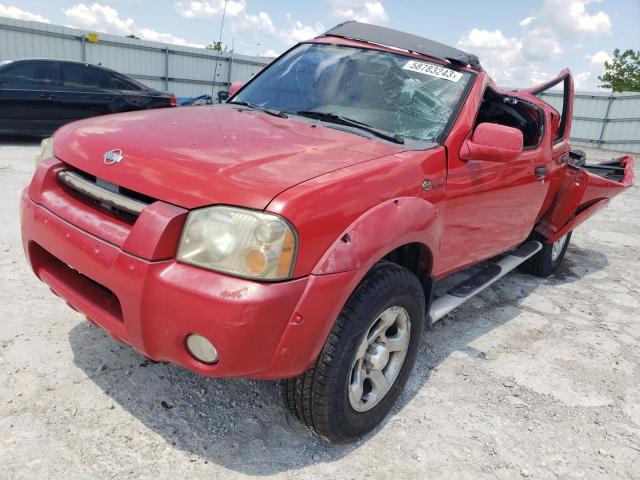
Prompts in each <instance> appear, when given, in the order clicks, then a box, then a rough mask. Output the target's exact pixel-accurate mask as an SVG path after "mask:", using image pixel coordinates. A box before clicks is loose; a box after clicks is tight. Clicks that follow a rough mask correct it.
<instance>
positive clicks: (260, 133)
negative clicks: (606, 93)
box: [21, 37, 633, 378]
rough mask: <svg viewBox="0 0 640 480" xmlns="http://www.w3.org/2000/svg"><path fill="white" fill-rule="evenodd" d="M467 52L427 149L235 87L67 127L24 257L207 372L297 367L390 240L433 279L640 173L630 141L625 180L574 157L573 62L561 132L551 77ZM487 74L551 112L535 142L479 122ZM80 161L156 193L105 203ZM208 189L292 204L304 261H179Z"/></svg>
mask: <svg viewBox="0 0 640 480" xmlns="http://www.w3.org/2000/svg"><path fill="white" fill-rule="evenodd" d="M313 41H314V42H327V43H333V44H340V45H346V46H357V47H363V48H372V49H377V50H389V51H394V52H396V51H395V50H393V49H389V48H386V47H383V46H379V45H367V44H364V43H362V42H357V41H354V40H346V39H339V38H331V37H323V38H319V39H315V40H313ZM407 56H408V57H411V58H417V59H425V60H429V61H435V60H433V59H429V58H428V57H424V56H422V55H418V54H413V53H410V54H407ZM437 63H442V62H441V61H437ZM465 70H466V71H469V72H471V73H473V74H474V76H475V77H474V79H473V80H472V81H473V84H472V85H471V88H470V90H469V93H468V96H467V98H466V100H465V102H464V105H462V107H461V110H460V112H459V114H458V116H457V118H456V119H455V122H454V123H453V125H452V127H451V129H450V131H449V134H448V135H447V137H446V139H445V140H444V141H443V142H442V144H441V145H438V146H435V147H434V148H432V149H430V150H425V151H408V150H406V149H405V147H403V146H402V145H396V144H391V143H388V142H383V141H380V140H377V139H368V138H365V137H361V136H356V135H353V134H350V133H347V132H343V131H338V130H335V129H331V128H322V127H319V128H316V127H313V126H311V124H310V123H309V122H304V121H300V120H299V119H296V118H277V117H273V116H269V115H267V114H264V113H262V112H259V111H255V110H250V109H238V107H237V106H236V107H234V106H230V105H223V106H217V107H207V108H178V109H166V110H157V111H141V112H132V113H128V114H120V115H111V116H107V117H99V118H93V119H89V120H85V121H82V122H77V123H74V124H72V125H69V126H67V127H64V128H62V129H61V130H60V131H59V132H58V133H57V134H56V141H55V152H54V153H55V156H56V157H57V159H55V158H51V159H48V160H46V161H44V162H43V163H42V164H41V166H40V167H39V168H38V170H37V171H36V172H35V175H34V177H33V180H32V182H31V184H30V186H29V187H28V189H27V190H25V192H24V193H23V195H22V200H21V217H22V235H23V242H24V248H25V252H26V253H27V256H28V259H29V262H30V264H31V266H32V268H33V270H34V272H35V273H36V275H37V276H38V277H39V278H40V279H42V280H43V281H45V282H46V283H47V284H49V286H50V287H51V289H52V290H53V291H54V292H55V293H56V294H57V295H59V296H61V297H62V298H64V299H65V301H67V302H68V303H69V305H70V306H71V307H72V308H74V309H76V310H78V311H80V312H82V313H84V314H85V315H86V316H87V317H88V318H89V319H90V321H91V322H92V323H94V324H96V325H98V326H100V327H102V328H104V329H106V330H107V331H108V332H109V333H110V334H111V335H113V336H114V337H115V338H117V339H118V340H120V341H122V342H125V343H127V344H129V345H131V346H132V347H133V348H135V349H136V350H138V351H140V352H142V353H144V354H145V355H147V356H149V357H151V358H153V359H155V360H165V361H171V362H173V363H176V364H179V365H183V366H184V367H186V368H189V369H191V370H194V371H196V372H198V373H200V374H202V375H207V376H245V377H252V378H285V377H291V376H294V375H297V374H300V373H302V372H304V371H305V370H306V369H307V368H309V367H310V366H311V365H312V364H313V362H314V361H315V359H316V358H317V355H318V353H319V352H320V350H321V349H322V346H323V345H324V342H325V340H326V338H327V335H328V334H329V331H330V330H331V327H332V326H333V323H334V321H335V319H336V317H337V316H338V314H339V312H340V310H341V309H342V307H343V305H344V304H345V302H346V301H347V299H348V298H349V296H350V295H351V293H352V292H353V290H354V289H355V288H356V286H357V285H358V283H359V282H360V281H361V279H362V278H363V277H364V275H365V274H366V273H367V271H368V270H369V268H370V267H371V266H372V265H373V264H374V263H375V262H377V261H378V260H380V259H381V258H382V257H384V256H385V255H386V254H388V253H389V252H391V251H392V250H394V249H395V248H397V247H400V246H402V245H405V244H408V243H417V244H420V245H421V246H422V247H423V249H424V252H425V258H424V259H423V262H422V263H421V268H423V269H424V270H425V273H426V274H427V275H431V276H433V277H435V278H436V279H440V278H442V277H444V276H446V275H448V274H450V273H453V272H455V271H457V270H460V269H462V268H465V267H467V266H469V265H472V264H475V263H478V262H481V261H483V260H485V259H487V258H490V257H492V256H494V255H496V254H500V253H503V252H505V251H507V250H508V249H510V248H512V247H514V246H516V245H518V244H520V243H522V242H523V241H524V240H525V239H526V238H528V236H529V235H530V234H531V232H532V231H533V230H534V228H536V229H537V230H538V231H539V232H541V233H543V235H545V236H546V237H547V238H548V240H549V241H553V240H554V239H555V238H558V236H559V235H562V234H564V233H566V232H567V231H570V230H571V229H572V228H575V226H577V225H578V224H580V223H582V222H583V221H584V220H585V219H586V218H588V217H589V216H590V215H591V214H592V213H593V212H594V211H596V210H597V209H599V208H600V207H601V206H603V205H605V204H606V203H607V201H608V199H610V198H612V197H613V196H615V195H616V194H618V193H619V192H620V191H622V190H623V189H625V188H627V187H628V186H629V185H631V184H632V183H633V170H632V169H633V160H632V159H631V158H630V157H627V158H625V159H623V160H622V162H621V165H623V166H624V168H625V170H624V176H623V178H622V180H621V181H620V182H614V181H611V180H607V179H604V178H601V177H598V176H596V175H593V174H591V173H589V172H586V171H578V170H575V169H573V168H572V167H569V166H567V165H566V163H564V161H563V157H564V156H565V155H566V154H567V153H568V152H569V130H570V127H571V121H570V120H571V119H570V116H571V109H572V95H573V83H572V79H571V75H570V73H569V72H568V71H563V72H562V73H561V74H560V76H559V77H557V79H555V80H553V81H552V82H551V83H553V82H554V81H565V80H566V84H567V92H568V95H569V102H568V105H567V108H566V110H567V112H568V114H569V117H568V118H567V119H566V120H565V123H564V128H565V132H564V135H561V136H556V135H555V134H554V132H557V131H558V128H560V125H561V117H560V115H559V114H558V113H557V112H556V111H555V110H554V109H553V108H551V107H550V106H549V105H547V104H546V103H544V102H543V101H541V100H539V99H538V98H537V97H535V96H534V94H535V93H536V92H537V91H538V90H539V89H540V88H542V89H544V88H546V86H547V85H548V84H547V85H543V86H541V87H536V88H534V89H530V90H527V91H522V92H510V91H502V90H499V89H498V88H497V87H496V86H495V84H494V83H493V81H492V80H491V79H490V78H489V77H487V75H486V74H485V73H484V72H483V71H481V70H480V71H474V70H471V69H465ZM237 88H240V86H239V85H236V84H234V85H233V86H232V88H231V90H232V93H231V94H232V95H233V93H234V92H233V91H234V89H237ZM486 88H491V89H493V90H494V91H496V92H498V93H499V94H503V95H510V96H512V97H515V98H517V99H519V100H522V101H526V102H530V103H531V104H533V105H536V106H538V107H539V108H540V115H541V116H542V117H543V118H544V122H545V129H544V134H543V137H542V138H539V139H538V140H539V142H538V144H537V145H534V146H532V147H531V148H527V149H524V150H523V149H522V133H521V132H520V130H514V129H512V128H510V127H506V126H499V125H493V124H489V123H482V124H480V125H479V126H477V127H476V128H474V125H475V122H476V117H477V114H478V109H479V107H480V105H481V102H482V98H483V94H484V92H485V89H486ZM114 148H120V149H122V150H123V152H124V155H125V161H123V162H121V163H119V164H115V165H110V166H106V165H104V163H103V162H102V155H103V154H104V152H106V151H107V150H111V149H114ZM58 159H59V160H58ZM70 167H75V168H78V169H80V170H83V171H84V172H87V173H89V174H91V175H95V176H97V177H98V178H101V179H103V180H106V181H109V182H112V183H115V184H118V185H120V186H121V187H125V188H128V189H130V190H133V191H136V192H139V193H142V194H144V195H146V196H149V197H152V198H153V199H155V202H153V203H152V204H151V205H150V206H149V207H147V208H146V209H145V210H144V211H143V213H142V214H141V215H140V216H139V217H138V218H137V220H135V221H133V220H131V221H127V220H124V219H122V218H119V217H116V216H113V215H110V214H107V213H105V211H104V210H101V209H99V208H96V207H95V206H93V205H91V204H89V203H87V202H86V201H85V200H83V199H81V198H79V197H77V196H75V195H74V194H72V193H71V192H69V191H68V190H66V188H65V187H62V186H61V185H60V184H59V183H58V181H57V179H56V173H57V172H58V171H60V170H62V169H66V168H70ZM540 167H544V168H546V169H547V173H546V175H544V177H543V178H540V177H537V176H536V173H535V172H536V169H539V168H540ZM576 180H579V181H580V182H581V183H580V185H579V186H576V185H575V183H576ZM572 182H573V183H572ZM212 204H230V205H238V206H244V207H248V208H253V209H260V210H267V211H270V212H274V213H277V214H280V215H282V216H284V217H285V218H287V219H288V220H289V221H290V222H291V224H292V225H294V226H295V229H296V231H297V234H298V238H299V248H298V257H297V261H296V265H295V270H294V275H293V279H292V280H289V281H285V282H279V283H260V282H255V281H251V280H246V279H239V278H234V277H231V276H227V275H223V274H219V273H214V272H211V271H208V270H204V269H200V268H196V267H193V266H189V265H184V264H181V263H178V262H176V261H175V254H176V249H177V245H178V242H179V238H180V234H181V231H182V228H183V225H184V221H185V218H186V215H187V213H188V211H189V210H190V209H193V208H197V207H202V206H206V205H212ZM193 332H197V333H199V334H202V335H205V336H206V337H207V338H209V339H210V340H211V341H212V342H213V343H214V344H215V346H216V348H217V350H218V352H219V354H220V361H219V362H218V363H217V364H215V365H206V364H203V363H201V362H198V361H197V360H195V359H194V358H193V357H191V356H190V355H189V354H188V353H187V351H186V349H185V347H184V344H185V338H186V336H187V335H188V334H189V333H193ZM96 355H99V353H98V352H97V353H96Z"/></svg>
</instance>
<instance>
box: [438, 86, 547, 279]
mask: <svg viewBox="0 0 640 480" xmlns="http://www.w3.org/2000/svg"><path fill="white" fill-rule="evenodd" d="M478 95H480V96H481V100H480V101H479V102H478V103H477V109H476V110H474V111H473V112H471V114H470V116H471V122H473V123H471V125H470V126H469V127H466V128H467V129H466V135H465V136H463V138H455V137H454V136H453V135H452V136H450V137H449V138H448V139H447V142H451V144H450V145H447V147H448V153H447V162H448V172H447V192H446V199H445V207H444V234H443V241H442V246H441V251H440V256H439V258H438V259H437V263H436V268H437V271H436V274H437V275H447V274H449V273H453V272H454V271H456V270H459V269H461V268H465V267H467V266H469V265H473V264H475V263H478V262H481V261H483V260H486V259H487V258H490V257H493V256H495V255H497V254H499V253H503V252H505V251H506V250H508V249H510V248H512V247H515V246H517V245H519V244H520V243H522V242H523V241H524V240H526V238H527V237H528V236H529V234H530V233H531V231H532V230H533V227H534V225H535V221H536V216H537V214H538V212H539V211H540V208H541V206H542V202H543V200H544V198H545V196H546V192H547V189H548V183H547V182H546V181H545V175H546V168H547V167H546V164H547V163H548V161H549V157H548V156H549V150H548V148H549V146H548V143H546V142H545V138H546V135H545V130H544V127H545V125H544V117H543V112H542V110H541V109H540V108H539V107H536V106H535V105H533V104H532V103H531V102H528V101H524V100H522V99H520V98H518V97H517V96H513V95H510V94H509V92H501V91H497V90H494V89H492V88H489V87H488V88H487V89H486V90H485V92H484V93H482V91H480V92H479V93H478ZM482 123H493V124H500V125H504V126H508V127H512V128H518V130H521V131H522V132H523V150H522V153H521V154H520V155H519V156H518V158H516V159H513V160H509V161H504V162H503V161H487V160H482V159H479V158H467V159H464V160H463V159H461V158H460V154H459V152H460V146H461V144H462V142H464V141H465V140H466V139H467V138H468V137H471V136H472V135H473V133H474V131H475V129H476V127H477V126H478V125H479V124H482Z"/></svg>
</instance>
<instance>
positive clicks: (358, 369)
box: [282, 262, 425, 443]
mask: <svg viewBox="0 0 640 480" xmlns="http://www.w3.org/2000/svg"><path fill="white" fill-rule="evenodd" d="M383 314H384V315H383ZM424 321H425V298H424V292H423V290H422V286H421V284H420V281H419V280H418V278H417V277H416V276H415V275H414V274H413V273H411V272H410V271H409V270H407V269H406V268H403V267H401V266H399V265H396V264H393V263H390V262H380V263H378V264H376V265H375V266H374V267H373V268H372V270H371V271H370V272H369V273H368V274H367V276H366V277H365V278H364V279H363V281H362V282H361V283H360V285H359V286H358V287H357V288H356V290H355V291H354V292H353V294H352V295H351V297H350V298H349V300H348V301H347V303H346V305H345V306H344V308H343V309H342V311H341V312H340V315H339V316H338V318H337V320H336V322H335V324H334V326H333V328H332V329H331V332H330V333H329V337H328V338H327V341H326V343H325V345H324V348H323V349H322V352H321V353H320V355H319V357H318V359H317V361H316V363H315V365H314V366H313V367H312V368H311V369H310V370H309V371H307V372H306V373H304V374H302V375H300V376H298V377H295V378H291V379H287V380H284V381H283V383H282V387H283V396H284V399H285V402H286V404H287V406H288V407H289V409H290V411H291V413H292V414H293V415H294V416H295V417H297V418H298V420H300V422H302V424H304V425H306V426H307V427H309V428H311V429H312V430H313V431H315V433H317V434H318V435H319V436H320V437H322V438H324V439H325V440H327V441H329V442H331V443H346V442H349V441H353V440H355V439H357V438H359V437H361V436H363V435H364V434H366V433H368V432H369V431H371V430H373V429H374V428H375V427H376V426H377V425H378V424H379V423H380V422H381V421H382V420H383V419H384V418H385V416H386V415H387V414H388V413H389V410H391V408H392V407H393V405H394V404H395V402H396V400H397V398H398V396H399V395H400V392H401V391H402V389H403V387H404V385H405V383H406V381H407V378H408V377H409V374H410V373H411V369H412V367H413V364H414V361H415V357H416V353H417V351H418V348H419V346H420V341H421V338H422V332H423V330H424ZM390 322H392V323H390ZM388 325H390V326H388ZM370 339H372V340H370ZM383 339H384V341H383ZM385 345H386V346H388V348H389V351H391V350H392V349H398V350H397V351H391V352H390V353H389V351H387V354H386V357H385V354H384V351H385V350H386V347H385ZM403 352H404V353H403ZM385 359H386V361H385ZM378 372H380V373H382V372H384V375H383V377H380V375H379V373H378ZM369 375H370V376H369ZM387 376H388V377H389V379H391V380H390V381H387V382H386V383H385V382H384V381H381V379H383V378H384V379H386V378H387ZM374 378H375V379H376V381H374ZM358 379H359V380H360V381H358ZM359 386H362V390H360V389H359ZM383 386H384V388H383ZM376 391H377V393H379V394H380V395H378V397H376V396H375V392H376ZM358 398H359V399H360V400H357V399H358ZM354 405H355V407H354Z"/></svg>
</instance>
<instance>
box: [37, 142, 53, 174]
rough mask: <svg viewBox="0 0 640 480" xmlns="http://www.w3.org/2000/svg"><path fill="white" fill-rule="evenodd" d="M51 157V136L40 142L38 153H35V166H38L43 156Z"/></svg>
mask: <svg viewBox="0 0 640 480" xmlns="http://www.w3.org/2000/svg"><path fill="white" fill-rule="evenodd" d="M49 157H53V137H49V138H45V139H44V140H42V142H40V153H38V155H36V159H35V166H36V168H38V167H39V166H40V164H41V163H42V161H43V160H44V159H45V158H49Z"/></svg>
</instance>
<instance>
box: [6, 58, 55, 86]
mask: <svg viewBox="0 0 640 480" xmlns="http://www.w3.org/2000/svg"><path fill="white" fill-rule="evenodd" d="M1 76H2V83H4V84H5V85H20V86H34V85H38V86H50V85H54V84H55V83H56V82H55V70H54V68H53V63H52V62H21V63H18V64H17V65H14V66H12V67H9V68H7V69H6V70H4V71H3V72H2V74H1Z"/></svg>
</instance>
